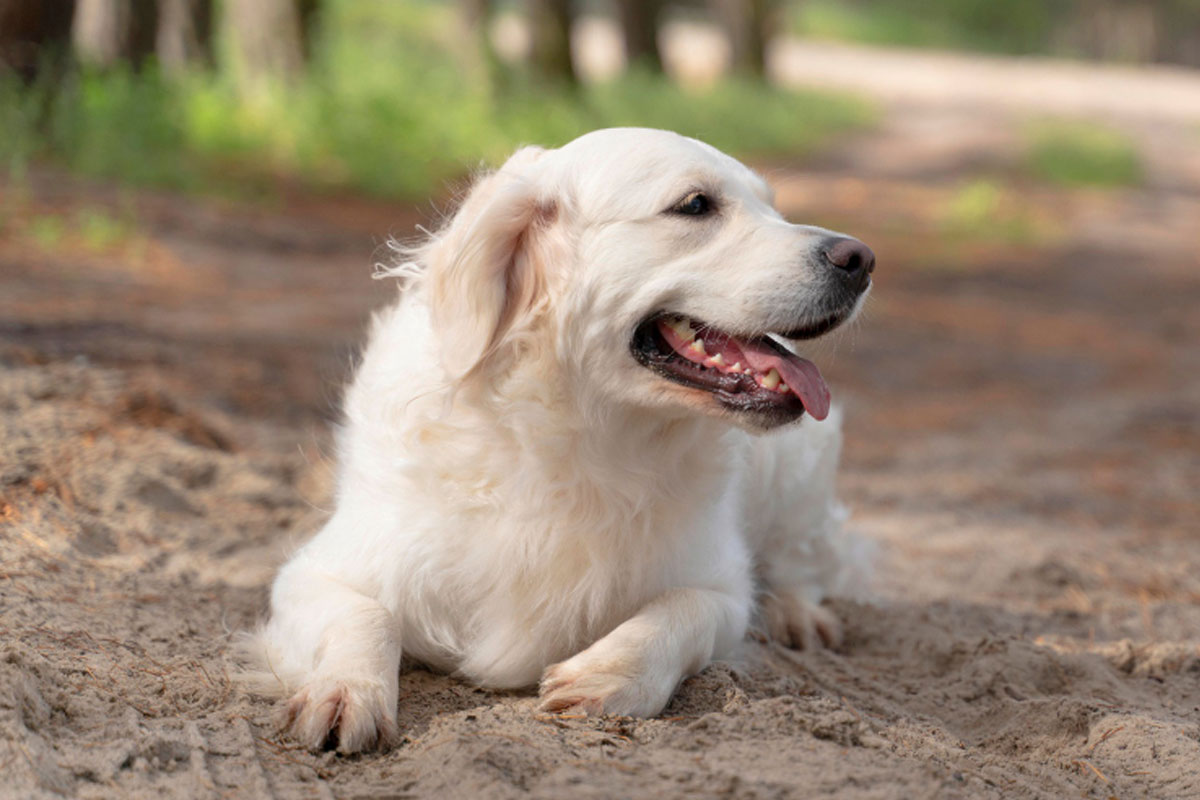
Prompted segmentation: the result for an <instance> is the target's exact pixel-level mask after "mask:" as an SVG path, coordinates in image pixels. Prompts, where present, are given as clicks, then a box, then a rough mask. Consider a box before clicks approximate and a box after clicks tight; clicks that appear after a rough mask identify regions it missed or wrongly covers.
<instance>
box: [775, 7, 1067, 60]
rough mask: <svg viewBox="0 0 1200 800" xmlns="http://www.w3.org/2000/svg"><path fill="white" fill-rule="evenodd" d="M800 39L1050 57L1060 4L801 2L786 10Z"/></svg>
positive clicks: (1060, 8)
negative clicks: (791, 9)
mask: <svg viewBox="0 0 1200 800" xmlns="http://www.w3.org/2000/svg"><path fill="white" fill-rule="evenodd" d="M792 8H793V12H792V15H791V20H790V21H791V28H792V30H794V31H795V32H796V33H798V34H800V35H802V36H809V37H812V38H816V39H832V40H836V41H849V42H862V43H865V44H882V45H896V46H901V47H932V48H939V49H950V50H970V51H980V52H991V53H1011V54H1032V53H1046V52H1052V51H1053V49H1054V48H1053V31H1054V28H1055V23H1056V20H1057V18H1058V15H1059V14H1060V13H1061V11H1062V6H1061V3H1056V2H1046V0H1007V2H996V0H853V1H848V0H805V1H804V2H802V3H797V4H794V5H793V6H792Z"/></svg>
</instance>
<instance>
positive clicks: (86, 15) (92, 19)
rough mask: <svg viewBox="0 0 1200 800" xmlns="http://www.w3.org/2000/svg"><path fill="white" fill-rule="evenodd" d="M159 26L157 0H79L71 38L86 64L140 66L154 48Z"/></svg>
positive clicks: (81, 59) (77, 52) (76, 50)
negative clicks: (120, 62) (120, 63)
mask: <svg viewBox="0 0 1200 800" xmlns="http://www.w3.org/2000/svg"><path fill="white" fill-rule="evenodd" d="M157 28H158V6H157V4H156V2H155V0H78V2H77V3H76V6H75V22H74V25H73V27H72V29H71V38H72V40H73V42H74V44H75V52H76V54H77V55H78V56H79V59H80V61H82V62H84V63H85V64H90V65H92V66H97V67H112V66H114V65H116V63H117V62H118V61H126V62H128V63H130V64H131V65H132V66H133V67H134V68H135V69H137V68H140V67H141V66H142V64H143V63H144V62H145V60H146V58H147V57H148V56H150V55H151V54H152V53H153V52H154V39H155V32H156V30H157Z"/></svg>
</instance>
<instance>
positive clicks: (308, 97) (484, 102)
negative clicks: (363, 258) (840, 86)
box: [0, 0, 874, 198]
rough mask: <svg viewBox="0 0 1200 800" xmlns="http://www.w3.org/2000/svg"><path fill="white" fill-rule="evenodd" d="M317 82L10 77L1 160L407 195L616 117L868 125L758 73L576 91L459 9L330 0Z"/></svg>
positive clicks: (810, 139) (786, 143) (758, 128)
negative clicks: (504, 60)
mask: <svg viewBox="0 0 1200 800" xmlns="http://www.w3.org/2000/svg"><path fill="white" fill-rule="evenodd" d="M323 13H324V14H325V16H324V24H323V26H322V31H323V35H322V37H321V39H320V41H319V42H318V43H317V48H316V52H315V54H314V57H313V62H312V64H311V65H310V70H309V72H308V74H307V76H306V77H305V78H304V79H303V80H301V81H299V82H297V83H296V84H294V85H283V84H276V85H271V86H259V87H257V88H256V89H255V90H253V91H248V90H247V89H246V87H245V86H244V85H243V84H239V82H238V81H237V80H236V78H235V76H234V75H233V70H231V69H228V68H227V69H222V70H218V71H216V72H211V73H203V74H193V75H189V76H184V77H181V78H174V79H167V78H166V77H163V76H161V75H158V74H157V73H155V72H153V71H147V72H143V73H141V74H132V73H129V72H124V71H120V70H118V71H113V72H107V73H90V74H78V75H76V76H74V77H73V78H72V79H70V80H69V81H67V82H66V83H64V84H62V85H60V86H54V87H51V86H35V87H33V88H32V89H25V88H21V87H18V86H16V85H15V84H13V83H11V82H9V83H4V84H2V85H0V130H4V131H5V135H4V136H3V137H0V160H2V162H0V163H3V162H6V163H8V164H10V165H16V166H19V165H21V164H25V163H28V162H29V161H31V160H50V161H52V162H56V163H59V164H61V165H63V166H66V167H67V168H69V169H72V170H75V171H78V172H81V173H84V174H87V175H94V176H101V177H108V178H117V179H120V180H122V181H125V182H129V183H133V184H149V185H160V186H168V187H173V188H178V189H184V190H190V191H202V192H217V193H225V192H234V193H237V194H246V193H254V192H257V191H259V190H267V191H269V189H270V187H272V186H274V185H276V184H278V182H279V181H280V180H281V179H283V180H298V181H301V182H303V183H305V184H307V185H310V186H314V187H317V188H354V189H359V190H364V191H366V192H369V193H372V194H376V195H382V196H390V197H400V198H416V197H421V196H425V195H427V194H428V193H430V192H431V191H435V190H436V189H437V188H438V187H439V186H440V185H441V184H442V183H443V182H444V181H446V180H448V179H452V178H455V177H458V176H460V175H461V174H463V172H464V171H467V170H470V169H472V168H474V167H475V166H477V165H478V164H479V163H480V162H489V163H496V162H498V161H499V160H501V159H503V158H504V156H506V155H507V154H508V153H510V152H511V151H512V150H513V149H514V148H515V147H516V146H518V145H520V144H526V143H537V144H543V145H549V146H554V145H558V144H562V143H564V142H566V141H569V140H570V139H572V138H574V137H575V136H577V135H579V134H580V133H583V132H586V131H588V130H591V129H593V128H598V127H605V126H611V125H645V126H651V127H664V128H671V129H674V130H678V131H680V132H682V133H685V134H689V135H692V136H696V137H699V138H702V139H705V140H707V141H710V142H711V143H712V144H714V145H716V146H717V147H721V148H723V149H728V150H732V151H734V152H736V153H738V154H740V155H743V156H754V155H783V154H787V155H797V156H799V155H803V154H805V153H807V152H810V151H811V150H812V149H813V148H815V147H817V146H819V145H820V144H821V143H822V142H824V141H826V140H828V139H830V138H831V137H833V136H835V135H836V134H838V133H840V132H842V131H845V130H846V129H848V128H852V127H856V126H861V125H865V124H869V123H870V122H871V121H873V119H874V111H873V109H872V108H871V107H870V106H869V105H867V104H865V103H864V102H862V101H860V100H857V99H854V98H850V97H846V96H843V95H835V94H828V93H819V92H793V91H784V90H777V89H772V88H769V87H766V86H763V85H761V84H750V83H732V82H731V83H724V84H719V85H717V86H714V87H711V88H709V89H706V90H695V91H692V90H687V89H684V88H681V87H678V86H675V85H673V84H671V83H670V82H668V81H666V80H665V79H663V78H661V77H652V76H649V75H645V74H637V73H634V74H629V75H626V76H624V77H623V78H621V79H619V80H617V81H615V82H612V83H608V84H604V85H597V86H591V87H584V88H582V89H580V90H578V91H574V92H573V91H569V90H566V89H558V88H553V87H547V86H543V85H537V84H535V83H533V82H531V80H530V79H529V77H528V76H526V75H523V74H521V73H520V72H512V71H508V72H505V73H503V74H497V72H496V70H495V69H492V68H489V67H488V66H487V65H486V64H485V63H484V60H483V59H482V58H481V57H480V56H479V55H478V54H477V53H475V52H473V48H471V47H470V46H468V45H467V44H464V42H463V41H462V39H463V38H464V37H462V36H461V35H460V34H458V33H457V28H456V27H455V25H456V23H455V19H454V17H453V14H454V7H453V5H452V4H436V3H430V2H421V1H420V0H404V1H403V2H399V1H398V2H391V3H371V4H367V3H361V2H355V1H354V0H330V1H329V2H328V3H327V4H326V6H325V7H324V12H323Z"/></svg>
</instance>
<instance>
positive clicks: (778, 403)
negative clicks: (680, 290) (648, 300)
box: [632, 314, 836, 420]
mask: <svg viewBox="0 0 1200 800" xmlns="http://www.w3.org/2000/svg"><path fill="white" fill-rule="evenodd" d="M835 325H836V323H832V324H830V325H828V326H825V327H824V330H818V328H821V327H822V326H816V327H815V328H813V329H811V330H805V331H793V332H789V333H785V334H781V335H783V336H785V337H786V338H811V337H812V336H819V335H820V334H821V333H824V332H825V330H828V329H829V328H832V327H834V326H835ZM632 349H633V355H634V357H635V358H636V359H637V360H638V361H639V362H640V363H641V364H642V365H643V366H645V367H647V368H649V369H651V370H653V371H654V372H657V373H658V374H659V375H662V376H663V377H665V378H667V379H669V380H672V381H674V382H676V383H681V384H683V385H684V386H690V387H692V388H695V389H702V390H704V391H708V392H711V393H712V394H713V395H715V396H716V398H717V399H718V400H719V401H720V402H721V403H722V404H723V405H725V406H726V407H728V408H730V409H731V410H735V411H756V412H768V413H772V414H773V415H780V414H782V415H789V416H793V417H794V416H798V415H799V414H801V413H803V412H805V411H807V412H808V414H809V415H810V416H812V417H813V418H814V419H817V420H822V419H825V417H827V416H828V415H829V387H828V386H826V385H825V379H824V378H822V377H821V372H820V370H818V369H817V367H816V365H815V364H813V363H812V362H811V361H808V360H807V359H803V358H801V357H800V356H797V355H795V354H794V353H791V352H789V351H788V350H786V349H784V348H783V347H782V346H780V345H779V344H777V343H776V342H775V341H773V340H772V339H770V338H769V337H767V336H765V335H761V336H733V335H731V334H728V333H724V332H722V331H720V330H717V329H715V328H713V327H711V326H709V325H705V324H704V323H701V322H699V321H697V320H693V319H689V318H687V317H683V316H679V315H672V314H663V315H658V316H655V317H652V318H651V319H649V320H647V321H646V322H644V323H642V324H641V325H640V326H639V327H638V329H637V331H636V333H635V334H634V338H633V347H632Z"/></svg>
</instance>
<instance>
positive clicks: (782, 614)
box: [762, 592, 843, 650]
mask: <svg viewBox="0 0 1200 800" xmlns="http://www.w3.org/2000/svg"><path fill="white" fill-rule="evenodd" d="M762 616H763V623H764V626H765V628H766V633H767V635H768V636H769V637H770V638H772V639H774V640H775V641H777V642H779V643H780V644H783V645H785V646H787V647H791V648H794V649H796V650H808V649H813V648H817V647H821V646H824V647H829V648H835V647H839V646H841V644H842V639H843V632H842V621H841V620H840V619H838V616H837V615H836V614H834V613H833V612H832V611H830V610H829V609H828V608H825V607H824V606H822V605H818V604H817V603H813V602H810V601H808V600H805V599H803V598H801V597H798V596H797V595H795V594H793V593H791V592H775V593H772V594H769V595H767V596H766V597H764V598H763V601H762Z"/></svg>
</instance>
